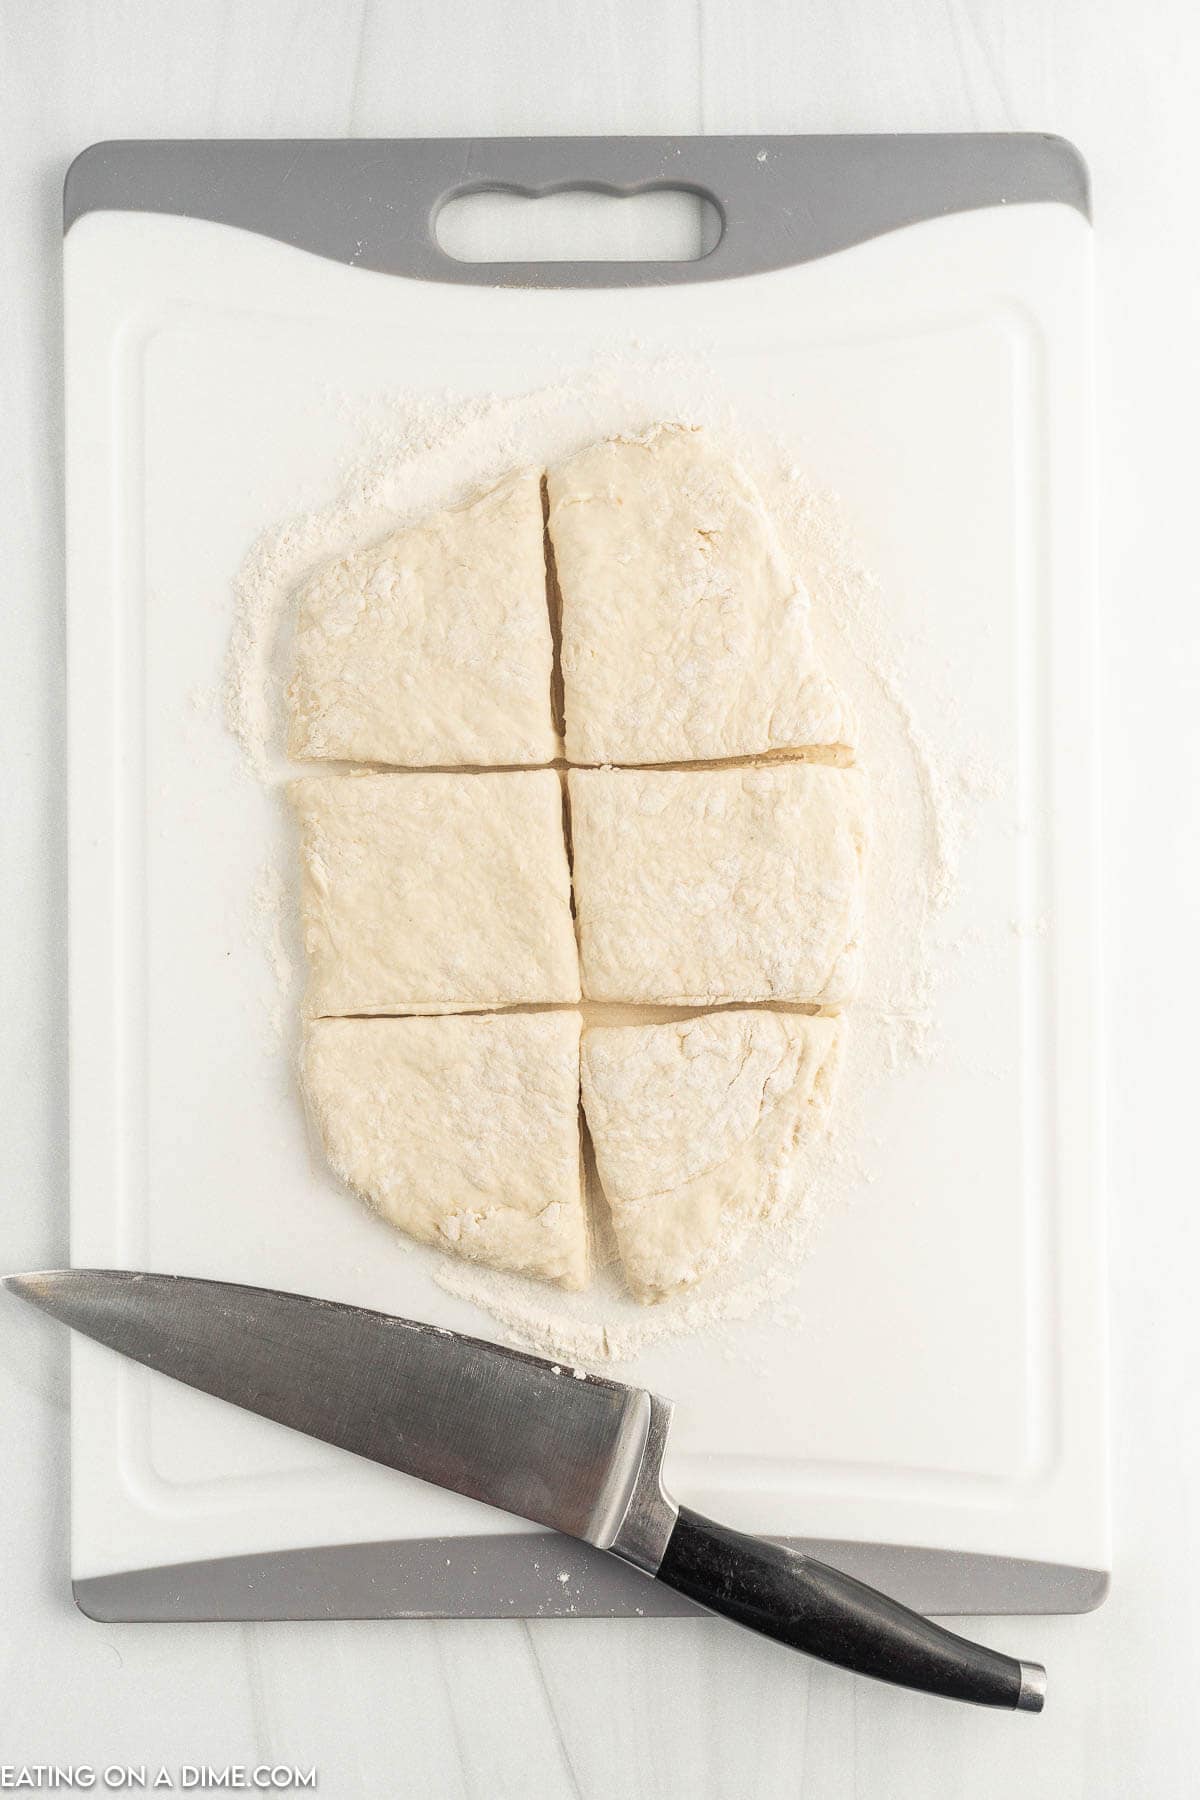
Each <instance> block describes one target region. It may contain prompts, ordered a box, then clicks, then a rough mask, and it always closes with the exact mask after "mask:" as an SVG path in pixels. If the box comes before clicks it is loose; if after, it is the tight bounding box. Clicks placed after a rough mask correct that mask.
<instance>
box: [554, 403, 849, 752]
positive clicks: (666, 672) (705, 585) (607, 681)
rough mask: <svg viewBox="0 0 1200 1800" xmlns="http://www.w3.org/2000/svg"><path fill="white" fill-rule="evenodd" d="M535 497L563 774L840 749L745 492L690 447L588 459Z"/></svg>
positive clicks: (694, 438)
mask: <svg viewBox="0 0 1200 1800" xmlns="http://www.w3.org/2000/svg"><path fill="white" fill-rule="evenodd" d="M548 489H549V499H550V512H549V529H550V539H551V542H552V544H553V547H554V558H555V567H556V571H557V577H558V586H559V590H560V592H561V596H562V671H563V686H564V695H565V710H566V753H567V757H568V760H569V761H571V762H578V763H610V762H611V763H661V762H688V761H709V760H716V759H720V758H723V757H734V756H751V755H755V754H758V753H762V752H769V751H774V750H791V749H797V748H805V747H810V746H817V745H845V744H847V743H849V742H850V740H851V738H852V735H853V727H852V724H851V722H850V720H849V718H848V715H847V712H846V708H845V706H844V704H843V702H842V700H841V698H840V697H839V695H838V693H837V691H836V689H835V688H834V687H833V685H832V683H831V682H830V681H829V679H828V678H827V677H826V675H825V674H824V672H823V671H822V669H821V668H820V666H819V664H818V661H817V658H816V655H815V652H814V650H813V643H812V633H811V629H810V624H809V599H808V595H807V593H806V591H805V589H804V586H803V583H802V582H801V581H800V580H799V579H798V577H797V576H796V575H795V574H794V573H793V571H791V570H790V569H789V568H788V566H787V562H786V559H785V557H784V554H783V550H782V547H781V545H780V543H779V539H778V536H777V534H776V530H775V527H774V525H773V524H772V522H771V519H770V517H769V516H768V514H767V512H766V509H765V508H764V506H763V503H762V501H761V499H760V498H759V495H758V493H757V491H756V490H755V488H754V485H753V483H752V482H751V481H750V479H749V477H748V476H747V475H746V474H745V473H744V471H743V470H742V469H741V468H739V467H738V465H737V464H736V463H734V462H732V461H731V460H730V459H729V458H728V457H727V456H725V455H723V454H722V453H721V452H720V451H718V450H717V449H716V448H715V447H714V445H713V444H712V442H711V441H710V440H709V438H708V437H707V436H706V435H705V434H704V433H703V432H701V431H695V430H692V429H689V428H687V427H684V426H678V425H675V426H671V425H664V426H658V427H657V428H656V429H655V430H654V431H652V432H649V433H647V434H646V436H645V437H642V438H615V439H611V440H610V441H608V442H606V443H601V444H595V445H593V446H591V448H589V449H587V450H584V451H583V452H582V453H581V454H580V455H578V456H576V457H574V458H573V459H572V460H571V461H570V462H568V463H566V464H564V465H563V466H562V467H561V468H557V469H552V470H551V471H550V473H549V476H548Z"/></svg>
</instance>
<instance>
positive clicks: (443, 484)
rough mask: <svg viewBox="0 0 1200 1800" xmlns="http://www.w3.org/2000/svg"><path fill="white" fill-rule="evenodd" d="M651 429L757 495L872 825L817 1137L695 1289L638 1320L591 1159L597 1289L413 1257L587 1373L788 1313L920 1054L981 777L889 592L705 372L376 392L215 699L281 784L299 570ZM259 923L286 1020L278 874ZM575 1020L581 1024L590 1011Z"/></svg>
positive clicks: (282, 539)
mask: <svg viewBox="0 0 1200 1800" xmlns="http://www.w3.org/2000/svg"><path fill="white" fill-rule="evenodd" d="M664 419H667V420H674V421H678V422H680V423H684V424H694V425H701V426H704V427H705V428H706V429H708V430H709V431H710V432H711V433H712V434H713V435H714V437H715V438H716V439H717V440H718V441H719V442H720V443H721V444H723V445H724V446H725V447H726V448H728V449H729V450H730V452H731V453H732V454H734V455H735V456H736V457H737V458H738V459H739V460H740V461H741V462H742V463H743V465H744V466H745V467H746V468H748V469H749V471H750V472H751V473H752V474H753V476H754V477H755V479H756V480H757V482H758V484H759V487H760V489H761V491H762V494H763V498H764V500H765V502H766V505H767V507H768V510H769V511H770V512H771V513H772V515H773V517H774V519H775V521H776V523H777V525H778V528H779V530H780V532H781V534H782V537H783V540H784V544H785V548H786V550H787V552H788V555H789V557H790V558H791V560H792V562H793V564H794V566H795V568H796V570H797V572H798V573H799V575H800V576H801V577H802V578H803V580H804V582H805V584H806V586H807V587H808V589H809V592H810V594H811V596H812V601H813V628H814V634H815V636H816V639H817V647H818V649H819V651H820V653H821V656H822V657H823V659H824V663H825V666H826V667H827V668H828V670H829V672H830V674H831V675H832V676H833V677H834V679H835V680H836V681H837V682H838V683H839V684H840V686H841V688H842V691H843V692H844V693H845V694H846V696H847V697H848V699H849V700H850V702H851V704H852V705H853V707H854V709H855V711H856V712H857V715H858V719H859V725H860V736H859V745H860V748H859V761H860V762H861V763H862V764H863V766H864V768H865V770H866V772H867V775H868V777H869V781H870V784H871V792H872V807H873V812H874V816H875V824H874V834H873V843H872V850H871V857H870V860H869V863H868V869H867V896H866V901H867V904H866V918H867V932H866V963H865V971H864V979H863V983H862V988H861V991H860V994H859V997H858V999H857V1000H856V1001H855V1003H854V1005H853V1007H852V1008H851V1009H850V1010H849V1026H850V1029H849V1032H848V1042H847V1048H846V1054H845V1059H844V1065H843V1071H842V1078H841V1084H840V1091H839V1094H838V1097H837V1101H836V1103H835V1105H834V1108H833V1113H832V1122H831V1130H830V1133H829V1135H828V1137H827V1139H826V1140H825V1141H824V1142H823V1143H822V1144H820V1145H819V1146H816V1147H814V1148H813V1149H812V1150H810V1151H809V1152H808V1154H807V1155H806V1157H805V1159H804V1161H803V1165H802V1167H801V1169H800V1171H799V1178H798V1180H797V1181H796V1183H795V1190H794V1194H793V1197H792V1198H791V1199H789V1201H788V1202H787V1203H785V1204H783V1205H781V1206H780V1207H779V1208H777V1210H776V1212H775V1214H774V1216H772V1217H770V1218H768V1219H765V1220H764V1221H763V1222H762V1224H761V1225H760V1226H759V1227H758V1228H757V1229H756V1230H755V1232H754V1233H753V1235H752V1237H751V1238H750V1240H749V1241H748V1242H747V1244H746V1245H745V1247H744V1248H743V1249H742V1250H741V1252H740V1254H738V1255H737V1256H735V1257H733V1258H732V1259H731V1261H730V1263H729V1265H728V1266H727V1267H725V1269H724V1270H723V1271H722V1272H720V1273H718V1274H716V1275H714V1276H712V1277H710V1278H709V1279H708V1280H707V1281H706V1282H704V1283H703V1284H701V1285H700V1286H698V1287H697V1288H696V1289H695V1290H692V1291H690V1292H685V1293H683V1294H679V1295H676V1296H674V1297H673V1298H670V1299H668V1300H666V1301H664V1302H662V1303H660V1304H658V1305H656V1306H653V1307H646V1306H641V1305H639V1304H637V1303H636V1302H635V1301H633V1300H632V1299H631V1298H630V1297H629V1295H628V1293H627V1292H626V1291H625V1289H624V1287H623V1284H622V1282H621V1279H620V1276H619V1274H618V1272H617V1270H616V1265H615V1251H614V1247H613V1243H612V1239H611V1232H610V1231H609V1229H608V1226H607V1219H606V1215H605V1208H604V1204H603V1201H602V1200H601V1198H600V1196H599V1193H598V1190H597V1188H596V1185H595V1175H594V1170H593V1169H592V1168H591V1166H590V1157H589V1159H588V1161H589V1171H588V1179H589V1186H590V1187H591V1190H592V1202H593V1217H594V1218H595V1219H597V1220H598V1221H600V1223H599V1224H598V1225H597V1237H598V1242H597V1244H596V1246H595V1249H596V1261H597V1265H598V1268H597V1275H596V1279H595V1281H594V1283H593V1286H592V1287H591V1288H590V1289H589V1290H588V1291H587V1292H585V1293H583V1294H578V1295H571V1294H565V1293H562V1292H559V1291H558V1290H555V1289H551V1288H548V1287H545V1286H543V1285H542V1284H540V1283H535V1282H531V1281H528V1280H524V1279H522V1278H520V1277H516V1276H508V1275H502V1274H498V1273H494V1272H492V1271H490V1270H484V1269H480V1268H479V1267H477V1266H474V1265H471V1264H467V1263H461V1262H455V1261H452V1260H451V1259H449V1258H446V1257H443V1256H439V1255H438V1254H437V1253H436V1252H431V1251H428V1250H423V1249H420V1248H419V1247H417V1246H415V1245H414V1246H413V1248H412V1254H413V1255H414V1256H419V1257H423V1258H425V1259H426V1262H427V1266H428V1267H429V1268H430V1271H431V1273H432V1274H433V1277H434V1279H435V1280H436V1281H437V1282H438V1283H439V1284H440V1285H441V1286H442V1287H443V1288H444V1289H446V1290H447V1291H448V1292H449V1293H452V1294H455V1295H457V1296H459V1297H461V1298H463V1299H465V1300H468V1301H470V1302H472V1303H473V1304H475V1305H477V1306H479V1307H481V1308H482V1309H484V1310H485V1311H486V1312H487V1313H489V1314H490V1315H491V1317H492V1318H493V1319H494V1320H495V1321H496V1322H497V1323H498V1324H499V1325H500V1326H501V1327H502V1328H503V1330H504V1331H505V1332H506V1333H507V1334H508V1336H509V1337H510V1338H511V1339H513V1340H514V1341H515V1342H518V1343H520V1344H522V1345H524V1346H526V1347H528V1348H531V1349H534V1350H537V1351H540V1352H542V1353H544V1354H549V1355H552V1356H557V1357H560V1358H562V1359H563V1360H564V1361H566V1362H570V1363H580V1364H583V1365H589V1364H592V1365H594V1364H597V1363H601V1362H607V1361H613V1360H617V1361H624V1360H628V1359H630V1358H632V1357H634V1356H636V1355H637V1354H638V1353H639V1352H640V1351H641V1350H643V1349H644V1348H645V1347H646V1346H647V1345H648V1344H649V1343H651V1342H653V1341H655V1340H659V1339H663V1338H668V1337H675V1336H682V1335H688V1334H692V1333H695V1332H699V1331H702V1330H703V1331H706V1332H709V1333H712V1332H714V1331H715V1330H717V1329H718V1328H720V1327H725V1328H726V1334H728V1328H729V1327H732V1326H734V1325H736V1323H737V1322H738V1321H739V1320H743V1319H747V1318H749V1317H751V1316H752V1315H753V1314H755V1313H757V1312H758V1311H760V1309H762V1308H763V1307H764V1306H768V1305H769V1306H771V1307H772V1308H773V1309H774V1311H775V1312H776V1313H779V1312H780V1311H781V1309H783V1308H784V1307H785V1306H786V1296H787V1294H788V1291H789V1289H790V1288H791V1287H792V1286H793V1285H794V1283H795V1280H796V1275H797V1270H798V1268H799V1265H800V1263H801V1261H802V1259H803V1257H804V1255H805V1253H806V1251H807V1249H808V1247H809V1244H810V1242H811V1239H812V1236H813V1233H814V1230H815V1229H816V1227H817V1225H818V1224H819V1222H820V1220H821V1219H822V1217H823V1216H825V1215H826V1214H827V1213H828V1211H829V1209H830V1208H831V1207H832V1206H834V1205H835V1204H837V1203H838V1202H840V1201H842V1200H844V1199H846V1198H847V1197H848V1196H849V1195H851V1194H852V1192H853V1191H854V1190H855V1189H856V1188H858V1187H860V1186H862V1185H863V1184H864V1183H869V1182H870V1181H871V1180H872V1178H873V1171H872V1166H871V1145H870V1142H869V1141H868V1137H867V1128H866V1123H865V1112H866V1107H867V1102H868V1099H869V1097H870V1096H871V1095H872V1093H873V1092H874V1091H875V1090H876V1089H877V1088H878V1087H879V1085H880V1084H881V1083H883V1082H886V1081H887V1080H889V1079H890V1078H892V1077H893V1076H894V1074H895V1072H896V1071H897V1070H899V1069H900V1068H901V1067H902V1066H904V1065H905V1064H907V1063H911V1062H913V1061H914V1060H921V1059H928V1058H929V1057H930V1056H931V1055H932V1054H933V1051H934V1043H935V1031H934V995H935V985H936V976H935V960H934V954H933V931H934V923H935V919H936V916H937V915H938V914H939V912H941V911H942V910H943V909H944V908H945V907H946V906H947V905H948V904H949V902H950V900H951V899H952V897H953V894H954V891H955V885H956V869H957V861H958V853H959V847H960V845H961V842H962V838H963V833H964V831H965V829H966V827H967V824H968V823H969V817H970V807H971V803H972V799H973V797H974V795H975V794H976V793H978V792H987V791H989V784H991V783H993V782H994V780H995V776H994V773H993V772H991V771H989V770H988V769H986V768H985V767H983V766H982V765H980V766H979V767H975V766H974V764H973V763H972V762H971V760H970V759H969V758H966V759H963V758H962V757H961V756H960V757H958V758H956V759H954V760H952V759H951V757H950V755H949V753H948V751H947V749H946V747H945V746H944V745H940V744H939V743H938V742H937V741H936V739H935V737H934V735H933V733H932V731H931V730H930V728H929V727H928V725H927V724H926V723H925V722H923V721H922V720H921V719H920V718H918V716H917V714H916V711H915V710H914V707H913V705H912V703H911V701H910V699H909V697H908V690H909V688H910V685H911V684H910V679H909V671H908V670H907V668H906V663H905V655H904V647H903V646H902V645H901V644H900V643H898V642H897V641H896V639H895V636H894V633H893V631H892V629H891V628H890V626H889V622H888V607H887V600H886V595H884V594H883V593H882V592H881V590H880V587H879V585H878V583H877V581H876V580H875V578H874V577H873V575H872V574H871V573H870V571H869V569H868V568H867V567H866V566H865V565H864V562H863V560H862V558H861V556H860V554H859V552H858V551H857V549H856V547H855V544H854V540H853V535H852V531H851V529H850V526H849V524H848V522H847V520H846V519H845V518H844V516H843V511H842V508H841V506H840V503H839V501H838V500H837V498H836V496H834V495H832V494H830V493H829V492H827V491H826V490H825V489H824V488H823V487H822V486H821V484H820V480H819V470H817V469H810V468H809V467H808V466H807V465H806V463H805V462H802V461H801V460H800V459H799V457H798V454H797V450H796V447H795V445H794V444H789V443H788V442H785V441H783V440H782V439H780V438H779V437H778V435H777V432H776V430H775V428H774V427H773V425H772V423H771V422H770V421H767V420H756V419H754V418H752V417H750V416H749V415H748V413H747V411H746V409H745V408H744V407H743V406H741V405H740V404H739V403H737V402H735V401H734V400H733V399H732V398H731V397H730V395H729V394H728V393H727V392H724V391H722V390H720V389H719V387H718V386H717V384H716V382H715V380H714V377H713V376H712V374H711V373H710V372H709V371H707V370H705V369H704V367H703V365H702V364H701V363H699V362H697V361H696V360H695V359H692V358H689V357H686V356H683V355H680V356H678V357H669V358H655V359H649V358H644V357H641V356H639V355H638V354H637V352H636V351H630V350H625V351H622V352H620V353H616V352H614V353H613V354H612V355H611V356H607V357H604V358H602V359H599V360H598V361H597V362H596V363H594V364H593V365H591V366H590V367H589V368H588V369H587V370H586V371H584V372H582V373H578V374H574V375H570V376H567V377H565V378H564V379H563V380H561V381H559V382H556V383H555V384H553V385H550V386H547V387H544V388H541V389H539V390H536V391H534V392H531V393H526V394H519V395H515V396H508V395H504V396H500V395H494V396H470V397H463V396H460V395H454V394H436V395H429V394H393V395H388V396H384V397H381V398H380V399H379V400H378V401H377V402H375V403H374V404H373V405H372V406H371V407H369V408H368V409H366V410H363V409H356V411H355V415H354V424H355V427H356V430H357V433H358V436H359V440H360V443H361V445H362V449H361V451H360V453H359V455H358V457H357V458H356V460H355V461H354V463H353V464H352V465H351V466H350V467H349V468H348V469H347V470H346V471H345V477H344V482H343V485H342V488H341V491H340V493H339V494H338V496H337V497H336V499H334V500H333V502H332V503H331V504H330V505H329V506H328V507H326V508H324V509H322V510H320V511H316V512H312V513H308V514H304V515H301V516H298V517H295V518H292V519H289V520H287V521H285V522H283V523H282V524H280V525H278V526H276V527H274V528H273V529H271V530H269V531H268V532H266V533H265V534H264V535H263V537H262V538H261V539H260V540H259V542H258V543H257V544H256V545H255V547H254V548H253V550H252V551H251V554H250V556H249V557H248V559H247V561H246V563H245V565H244V567H243V569H242V571H241V573H240V575H239V578H238V582H237V593H236V606H237V610H236V618H235V625H234V630H233V636H232V641H231V648H230V657H229V664H228V670H227V680H226V692H225V715H226V720H227V723H228V725H229V727H230V729H231V730H232V731H233V732H234V734H235V736H236V737H237V739H238V742H239V744H240V745H241V749H242V752H243V756H244V759H245V763H246V766H247V769H248V771H249V773H250V774H251V775H252V776H253V777H254V778H255V779H256V780H258V781H261V782H263V783H265V784H268V785H273V784H275V783H277V782H278V781H280V780H282V779H283V778H285V777H286V776H287V775H288V774H290V773H293V772H294V768H293V765H290V764H289V763H288V761H287V758H286V756H285V754H284V750H283V744H284V738H285V727H284V717H283V696H284V687H285V681H286V669H287V663H288V656H289V640H290V624H291V610H292V602H293V598H294V596H295V593H296V590H297V587H298V586H299V585H300V584H301V583H302V582H303V580H304V579H305V577H307V576H308V575H309V574H310V573H311V571H312V570H313V569H314V568H316V567H317V566H318V565H319V564H321V563H322V562H324V561H326V560H327V559H330V558H333V557H337V556H342V555H345V554H346V553H348V552H349V551H351V550H354V549H358V548H361V547H363V546H365V545H367V544H369V543H370V542H372V540H374V539H376V538H379V537H381V536H383V535H385V534H386V533H388V532H390V531H393V530H395V529H396V528H397V527H398V526H402V525H404V524H407V523H412V522H415V521H416V520H418V519H420V518H421V517H422V516H424V515H426V514H428V513H430V512H432V511H435V510H437V509H440V508H442V507H445V506H448V505H455V504H458V503H460V502H461V501H463V500H465V499H466V498H468V497H469V496H470V495H472V494H473V493H474V492H477V491H479V490H481V489H484V488H486V487H488V486H490V485H492V484H494V483H495V482H496V481H498V480H499V479H500V478H501V477H502V476H503V475H505V474H506V473H507V472H508V471H509V470H511V469H513V468H515V467H518V466H520V465H523V464H529V463H540V464H542V465H545V464H548V463H554V462H557V461H559V460H561V459H563V458H566V457H568V456H571V455H572V454H574V453H575V452H576V451H578V450H580V449H582V448H583V447H584V446H585V445H587V444H589V443H592V442H594V441H595V440H597V439H598V438H603V437H609V436H613V435H618V434H636V433H639V432H642V431H644V430H646V429H648V428H649V427H650V426H652V425H653V424H655V423H656V422H658V421H660V420H664ZM937 716H938V717H939V725H940V724H941V722H942V720H943V718H944V717H945V716H946V715H945V714H944V713H943V712H942V711H941V710H940V709H939V713H938V715H937ZM254 905H255V907H256V909H257V911H258V914H259V916H260V920H261V927H260V935H261V936H262V937H263V939H264V944H265V948H266V953H267V955H268V957H269V959H270V961H271V965H272V969H273V973H274V976H275V978H276V981H277V985H278V988H279V993H280V1008H281V1012H282V1009H283V1008H284V1007H285V1005H286V1004H287V1003H288V999H289V993H290V990H291V987H292V985H293V969H292V966H291V957H290V955H289V953H288V950H287V947H286V946H287V944H288V942H289V941H290V938H291V937H292V935H293V933H292V932H291V931H290V930H289V925H290V923H291V919H290V913H291V912H292V911H294V906H295V901H294V898H293V895H292V891H291V885H289V883H287V882H285V881H283V880H281V879H280V877H279V874H278V872H276V871H270V872H265V873H264V874H263V876H262V877H261V878H260V881H259V884H258V888H257V891H256V897H255V901H254ZM583 1011H584V1017H585V1021H586V1019H587V1015H588V1011H589V1009H588V1007H587V1005H586V1003H585V1005H584V1008H583ZM280 1035H282V1034H280ZM280 1054H281V1055H282V1054H284V1052H283V1051H282V1050H281V1051H280ZM301 1128H302V1127H301V1124H300V1122H299V1120H298V1122H297V1129H301ZM729 1342H730V1348H731V1350H733V1349H734V1348H735V1345H734V1341H733V1339H732V1338H730V1339H729Z"/></svg>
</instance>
